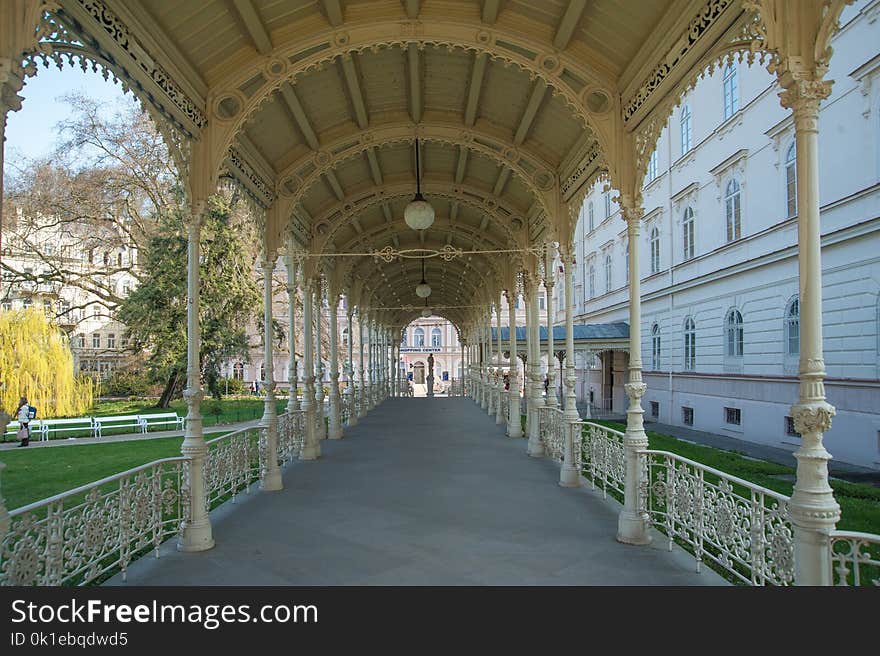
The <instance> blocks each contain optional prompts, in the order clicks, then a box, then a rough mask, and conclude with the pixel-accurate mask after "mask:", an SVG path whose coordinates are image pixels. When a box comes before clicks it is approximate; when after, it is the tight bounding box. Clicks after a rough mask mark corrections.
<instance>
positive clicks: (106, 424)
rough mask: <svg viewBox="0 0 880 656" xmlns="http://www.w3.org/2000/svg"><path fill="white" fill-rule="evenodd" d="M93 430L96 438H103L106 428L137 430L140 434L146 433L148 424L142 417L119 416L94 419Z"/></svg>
mask: <svg viewBox="0 0 880 656" xmlns="http://www.w3.org/2000/svg"><path fill="white" fill-rule="evenodd" d="M92 421H93V422H94V423H93V425H92V430H93V431H94V434H95V437H102V435H103V431H104V429H105V428H137V430H138V432H139V433H146V432H147V426H146V422H144V420H143V419H142V418H141V416H140V415H119V416H118V417H93V418H92Z"/></svg>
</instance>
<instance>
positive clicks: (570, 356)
mask: <svg viewBox="0 0 880 656" xmlns="http://www.w3.org/2000/svg"><path fill="white" fill-rule="evenodd" d="M636 229H638V228H636ZM633 243H635V242H633V241H630V244H633ZM563 258H564V262H563V270H564V273H565V419H566V421H579V420H580V418H581V417H580V415H579V414H578V411H577V398H576V397H575V393H574V387H575V383H576V382H577V378H576V376H575V370H574V246H573V245H570V244H569V246H568V248H567V249H566V252H565V254H564V255H563ZM629 259H630V277H632V260H635V259H638V258H636V257H635V256H633V248H632V246H630V258H629ZM636 267H638V264H636ZM636 284H637V285H638V282H637V283H636ZM631 290H632V287H630V291H631ZM640 312H641V310H640ZM641 379H642V371H641V364H640V365H639V380H641Z"/></svg>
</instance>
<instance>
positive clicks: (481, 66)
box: [464, 53, 489, 127]
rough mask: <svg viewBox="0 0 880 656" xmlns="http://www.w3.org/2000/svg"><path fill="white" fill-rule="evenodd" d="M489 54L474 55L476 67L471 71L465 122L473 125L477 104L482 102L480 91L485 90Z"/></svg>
mask: <svg viewBox="0 0 880 656" xmlns="http://www.w3.org/2000/svg"><path fill="white" fill-rule="evenodd" d="M488 61H489V56H488V55H487V54H486V53H483V54H480V55H476V56H475V57H474V67H473V70H472V71H471V82H470V86H469V87H468V97H467V104H466V105H465V109H464V124H465V125H466V126H468V127H473V125H474V123H475V122H476V120H477V106H478V105H479V102H480V93H481V92H482V91H483V77H484V75H485V73H486V63H487V62H488Z"/></svg>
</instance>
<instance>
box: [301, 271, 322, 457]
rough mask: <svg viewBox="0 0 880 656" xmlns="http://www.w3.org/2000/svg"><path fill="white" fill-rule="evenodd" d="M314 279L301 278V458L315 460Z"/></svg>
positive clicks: (318, 448)
mask: <svg viewBox="0 0 880 656" xmlns="http://www.w3.org/2000/svg"><path fill="white" fill-rule="evenodd" d="M314 285H315V282H314V280H311V279H306V280H303V295H302V298H303V383H304V385H305V387H304V389H303V395H302V410H303V413H304V414H305V418H304V421H303V423H304V424H305V427H304V430H305V435H304V436H303V449H302V455H301V456H300V458H301V459H302V460H317V459H318V458H320V457H321V444H320V442H319V441H318V434H317V421H316V420H315V363H314V355H313V354H314V348H315V338H314V335H313V334H312V332H313V329H314V321H315V318H314V316H312V313H313V310H314V302H315V292H314Z"/></svg>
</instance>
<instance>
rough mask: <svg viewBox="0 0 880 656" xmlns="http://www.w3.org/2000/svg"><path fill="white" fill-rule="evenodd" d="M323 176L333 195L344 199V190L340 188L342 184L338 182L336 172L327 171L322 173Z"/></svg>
mask: <svg viewBox="0 0 880 656" xmlns="http://www.w3.org/2000/svg"><path fill="white" fill-rule="evenodd" d="M324 177H325V178H326V179H327V184H329V185H330V188H331V189H332V190H333V195H334V196H336V200H338V201H343V200H345V192H344V191H343V190H342V185H341V184H339V178H337V177H336V174H335V173H334V172H333V171H327V173H325V174H324Z"/></svg>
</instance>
